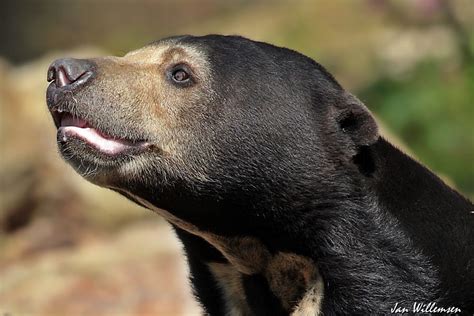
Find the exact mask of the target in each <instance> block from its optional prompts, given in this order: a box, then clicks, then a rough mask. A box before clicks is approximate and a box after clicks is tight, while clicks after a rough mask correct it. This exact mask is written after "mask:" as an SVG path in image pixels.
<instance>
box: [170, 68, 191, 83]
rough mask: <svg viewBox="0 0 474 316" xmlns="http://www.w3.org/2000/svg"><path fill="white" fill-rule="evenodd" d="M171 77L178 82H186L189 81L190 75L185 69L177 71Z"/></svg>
mask: <svg viewBox="0 0 474 316" xmlns="http://www.w3.org/2000/svg"><path fill="white" fill-rule="evenodd" d="M171 77H172V78H173V80H174V81H176V82H186V81H188V80H189V74H188V73H187V72H186V70H184V69H176V70H174V71H173V73H172V74H171Z"/></svg>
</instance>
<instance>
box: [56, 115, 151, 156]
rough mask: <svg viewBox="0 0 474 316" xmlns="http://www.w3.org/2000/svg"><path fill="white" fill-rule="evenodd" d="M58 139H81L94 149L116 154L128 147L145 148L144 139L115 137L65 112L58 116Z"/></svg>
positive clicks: (126, 149) (64, 140)
mask: <svg viewBox="0 0 474 316" xmlns="http://www.w3.org/2000/svg"><path fill="white" fill-rule="evenodd" d="M58 136H59V137H58V139H59V141H61V142H67V141H68V140H69V139H70V138H76V139H80V140H83V141H84V142H86V143H87V144H88V145H90V146H91V147H93V148H95V149H96V150H98V151H100V152H102V153H104V154H107V155H118V154H121V153H124V152H126V151H128V150H130V149H137V148H143V149H144V148H146V147H148V143H147V142H145V141H131V140H126V139H117V138H113V137H111V136H108V135H106V134H104V133H103V132H101V131H99V130H97V129H95V128H93V127H91V126H89V124H88V123H87V122H86V121H84V120H82V119H80V118H77V117H74V116H72V115H70V114H69V113H65V114H63V115H62V116H61V118H60V124H59V128H58Z"/></svg>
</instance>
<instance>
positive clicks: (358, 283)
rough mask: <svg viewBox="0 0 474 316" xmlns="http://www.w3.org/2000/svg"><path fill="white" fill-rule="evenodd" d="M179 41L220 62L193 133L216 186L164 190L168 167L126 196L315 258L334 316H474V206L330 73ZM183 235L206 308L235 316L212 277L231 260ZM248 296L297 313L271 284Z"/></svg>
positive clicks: (249, 282)
mask: <svg viewBox="0 0 474 316" xmlns="http://www.w3.org/2000/svg"><path fill="white" fill-rule="evenodd" d="M176 40H177V41H178V42H179V43H180V44H182V45H190V46H192V47H195V48H197V49H198V50H201V51H202V52H203V53H204V54H205V55H206V56H207V58H208V60H209V61H210V67H211V73H212V76H211V80H212V83H211V86H212V92H213V94H212V98H210V99H209V100H212V102H211V101H209V103H207V104H205V105H206V112H205V113H203V114H202V115H203V118H201V119H200V121H199V122H197V123H196V122H193V123H192V124H191V123H190V126H191V127H192V128H193V131H194V134H193V137H194V138H193V141H194V142H195V143H196V144H200V146H197V148H198V149H193V148H190V149H189V153H188V155H189V156H192V157H204V155H209V156H210V157H211V156H212V159H213V160H212V165H211V168H210V169H209V170H208V174H207V177H208V179H210V180H209V181H197V180H190V179H192V178H187V177H181V176H176V177H173V176H168V177H167V178H166V181H164V180H163V179H161V178H160V177H159V175H160V174H161V171H159V170H158V167H156V169H157V170H156V173H155V174H156V177H150V174H153V173H151V172H150V170H146V172H143V174H142V175H141V176H140V177H134V178H123V179H118V180H115V182H114V184H113V187H114V188H115V189H117V190H118V191H119V192H122V193H123V192H127V193H124V194H126V195H128V196H130V195H129V194H128V193H131V194H132V195H135V196H139V197H140V198H142V199H145V200H147V201H148V202H150V203H152V204H154V205H156V206H158V207H160V208H162V209H165V210H168V211H169V212H171V213H172V214H173V215H174V216H177V217H178V218H180V219H182V220H184V221H186V222H189V223H192V224H193V225H195V226H197V227H199V228H200V229H201V230H204V231H209V232H212V233H215V234H219V235H222V236H251V237H255V238H256V239H258V240H260V241H262V243H263V244H264V245H265V246H266V247H267V248H268V250H269V251H270V252H271V253H277V252H279V251H285V252H291V253H295V254H298V255H302V256H306V257H308V258H311V259H312V260H313V261H314V262H315V263H316V264H317V266H318V268H319V271H320V274H321V276H322V278H323V280H324V299H323V303H322V312H323V314H324V315H381V314H389V313H390V310H391V308H393V307H394V306H395V304H396V303H398V304H399V305H401V306H407V307H409V308H410V307H411V306H412V304H413V302H426V303H428V302H436V304H437V305H438V306H446V307H448V306H456V307H458V308H460V309H461V310H462V313H463V314H466V315H467V314H472V313H474V214H472V213H471V211H472V210H473V209H474V207H473V205H472V204H471V203H470V202H469V201H468V200H466V199H465V198H463V197H462V196H461V195H459V194H458V193H456V192H455V191H453V190H452V189H451V188H449V187H448V186H446V185H445V184H444V183H443V182H442V181H441V180H440V179H439V178H437V177H436V176H435V175H434V174H433V173H431V172H430V171H429V170H427V169H426V168H424V167H422V166H421V165H420V164H418V163H417V162H415V161H414V160H413V159H411V158H409V157H407V156H406V155H404V154H403V153H402V152H400V151H399V150H398V149H396V148H394V147H393V146H392V145H390V144H389V143H388V142H387V141H385V140H384V139H383V138H381V137H379V136H378V134H377V128H376V124H375V122H374V120H373V118H372V116H371V115H370V113H369V112H368V111H367V110H366V109H365V107H364V106H363V105H362V104H361V103H360V102H359V101H358V100H357V99H356V98H354V97H353V96H351V95H350V94H348V93H347V92H345V91H344V90H343V88H342V87H341V86H340V85H339V84H338V83H337V82H336V80H335V79H334V78H333V77H332V76H331V75H330V74H329V73H328V72H327V71H326V70H325V69H324V68H323V67H322V66H321V65H319V64H318V63H316V62H315V61H313V60H312V59H310V58H308V57H305V56H303V55H301V54H299V53H297V52H294V51H292V50H289V49H286V48H279V47H275V46H272V45H269V44H265V43H260V42H254V41H250V40H247V39H245V38H241V37H235V36H228V37H224V36H218V35H210V36H206V37H192V36H184V37H179V38H176ZM159 44H160V42H158V43H156V44H152V45H159ZM203 102H204V101H203ZM193 124H194V125H193ZM211 154H212V155H211ZM206 157H207V156H206ZM155 163H156V166H158V165H159V160H156V161H155V162H154V164H155ZM154 164H153V168H155V165H154ZM154 172H155V171H154ZM105 186H107V185H105ZM176 230H177V235H178V237H179V238H180V239H181V241H182V243H183V245H184V249H185V252H186V254H187V259H188V263H189V265H190V270H191V280H192V283H193V287H194V290H195V293H196V296H197V298H198V299H199V300H200V302H201V303H202V305H203V306H204V308H205V310H206V311H207V312H208V313H209V314H210V315H222V314H223V313H224V309H225V308H224V305H225V302H224V301H223V298H222V295H221V293H220V290H219V289H218V287H217V286H216V282H215V280H214V279H213V277H212V275H211V273H210V271H209V270H208V268H207V265H206V264H207V263H209V262H226V259H225V258H224V257H223V255H222V254H221V253H220V252H219V251H217V250H216V249H215V248H214V247H212V246H211V245H210V244H208V243H207V242H205V241H204V240H202V239H201V238H199V237H197V236H194V235H192V234H189V233H188V232H185V231H183V230H181V229H178V228H177V229H176ZM244 289H245V294H246V298H247V301H248V303H249V306H250V307H251V308H252V309H253V311H254V312H255V314H257V315H280V314H284V313H285V311H284V310H283V309H282V307H281V306H280V305H279V303H278V301H277V299H276V298H275V296H274V295H273V293H271V291H270V290H269V288H268V284H267V280H266V279H265V278H264V277H263V276H261V275H248V276H244Z"/></svg>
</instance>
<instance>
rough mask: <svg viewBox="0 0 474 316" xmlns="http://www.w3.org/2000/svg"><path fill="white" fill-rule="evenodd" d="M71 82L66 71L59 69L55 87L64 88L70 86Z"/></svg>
mask: <svg viewBox="0 0 474 316" xmlns="http://www.w3.org/2000/svg"><path fill="white" fill-rule="evenodd" d="M71 82H72V81H71V80H69V78H68V76H67V74H66V71H65V70H64V68H62V67H61V68H59V70H58V72H57V74H56V86H57V87H59V88H60V87H64V86H67V85H68V84H71Z"/></svg>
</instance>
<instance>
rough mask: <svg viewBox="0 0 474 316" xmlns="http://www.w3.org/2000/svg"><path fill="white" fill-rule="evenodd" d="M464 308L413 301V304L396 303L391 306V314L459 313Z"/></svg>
mask: <svg viewBox="0 0 474 316" xmlns="http://www.w3.org/2000/svg"><path fill="white" fill-rule="evenodd" d="M461 312H462V310H461V309H460V308H459V307H456V306H439V305H437V304H436V302H413V304H411V305H410V304H405V305H402V304H400V303H395V305H394V306H393V307H392V308H390V313H391V314H405V313H420V314H437V313H439V314H458V313H461Z"/></svg>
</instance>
